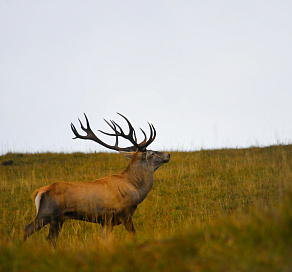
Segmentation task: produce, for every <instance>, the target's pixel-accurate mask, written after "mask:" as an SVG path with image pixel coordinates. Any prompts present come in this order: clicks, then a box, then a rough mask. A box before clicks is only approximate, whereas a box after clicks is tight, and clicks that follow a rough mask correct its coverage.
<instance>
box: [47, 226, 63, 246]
mask: <svg viewBox="0 0 292 272" xmlns="http://www.w3.org/2000/svg"><path fill="white" fill-rule="evenodd" d="M63 223H64V221H63V220H59V221H56V220H55V221H51V223H50V230H49V235H48V237H47V241H49V242H50V244H51V245H52V246H53V247H54V248H55V247H56V243H57V238H58V235H59V233H60V231H61V228H62V226H63Z"/></svg>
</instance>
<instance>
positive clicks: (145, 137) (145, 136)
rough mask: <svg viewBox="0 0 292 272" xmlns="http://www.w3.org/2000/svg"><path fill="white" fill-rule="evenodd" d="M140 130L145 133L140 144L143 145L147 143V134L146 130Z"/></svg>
mask: <svg viewBox="0 0 292 272" xmlns="http://www.w3.org/2000/svg"><path fill="white" fill-rule="evenodd" d="M140 130H141V131H142V133H143V134H144V140H143V141H142V142H141V143H140V144H139V145H143V144H145V143H146V142H147V135H146V133H145V131H144V130H143V129H142V128H140Z"/></svg>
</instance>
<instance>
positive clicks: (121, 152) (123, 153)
mask: <svg viewBox="0 0 292 272" xmlns="http://www.w3.org/2000/svg"><path fill="white" fill-rule="evenodd" d="M119 152H120V154H122V155H123V156H124V157H126V158H127V159H130V160H131V159H132V156H133V154H134V153H135V152H127V151H119Z"/></svg>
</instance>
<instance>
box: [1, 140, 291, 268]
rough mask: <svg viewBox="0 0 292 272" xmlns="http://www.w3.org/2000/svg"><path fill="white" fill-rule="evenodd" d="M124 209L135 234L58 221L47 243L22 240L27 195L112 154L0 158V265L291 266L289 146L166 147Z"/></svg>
mask: <svg viewBox="0 0 292 272" xmlns="http://www.w3.org/2000/svg"><path fill="white" fill-rule="evenodd" d="M171 156H172V157H171V161H170V162H169V163H168V164H165V165H163V166H162V167H161V168H159V169H158V170H157V172H156V173H155V184H154V187H153V189H152V191H151V192H150V194H149V195H148V197H147V198H146V199H145V200H144V202H143V203H141V204H140V206H139V207H138V209H137V211H136V212H135V214H134V224H135V227H136V230H137V241H135V242H134V241H132V240H130V239H129V237H128V235H127V232H126V230H125V229H124V228H123V227H122V226H117V227H115V228H114V231H113V235H112V239H110V240H109V241H108V242H106V243H105V242H104V241H103V240H101V239H100V232H101V227H100V226H99V225H98V224H92V223H87V222H81V221H74V220H72V221H69V220H68V221H66V222H65V224H64V227H63V229H62V231H61V234H60V236H59V239H58V245H57V248H56V249H55V250H54V249H53V248H51V247H50V246H49V244H48V242H47V241H46V239H45V237H46V236H47V233H48V227H45V228H43V229H42V230H41V231H39V232H37V233H35V234H34V235H32V236H31V237H29V238H28V240H27V241H26V242H25V243H24V244H23V243H22V229H23V228H24V226H25V225H26V224H27V223H29V222H31V221H32V220H33V219H34V217H35V213H36V210H35V206H34V203H33V201H32V198H31V197H32V193H33V191H34V190H35V189H37V188H39V187H41V186H43V185H47V184H50V183H52V182H55V181H89V180H94V179H97V178H99V177H103V176H106V175H110V174H115V173H119V172H121V171H122V170H123V169H124V168H125V167H126V165H127V163H128V161H127V159H125V158H124V157H123V156H121V155H119V154H111V153H92V154H82V153H74V154H53V153H47V154H13V153H9V154H6V155H4V156H0V162H1V163H2V162H3V161H8V160H13V164H12V165H8V166H3V165H0V200H1V204H0V271H66V272H68V271H292V189H291V188H292V186H291V184H292V145H285V146H284V145H279V146H271V147H266V148H249V149H223V150H210V151H206V150H201V151H197V152H172V153H171Z"/></svg>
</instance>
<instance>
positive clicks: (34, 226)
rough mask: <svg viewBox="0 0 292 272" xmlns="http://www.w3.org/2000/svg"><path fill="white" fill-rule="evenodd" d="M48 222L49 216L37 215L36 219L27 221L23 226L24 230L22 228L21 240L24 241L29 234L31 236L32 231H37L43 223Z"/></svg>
mask: <svg viewBox="0 0 292 272" xmlns="http://www.w3.org/2000/svg"><path fill="white" fill-rule="evenodd" d="M50 222H51V219H50V218H43V219H40V218H38V216H37V217H36V219H35V220H34V221H33V222H31V223H29V224H28V225H26V227H25V228H24V230H23V241H25V240H26V239H27V238H28V237H29V236H31V235H32V234H33V233H35V232H37V231H39V230H40V229H41V228H42V227H44V226H45V225H47V224H48V223H50Z"/></svg>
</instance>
